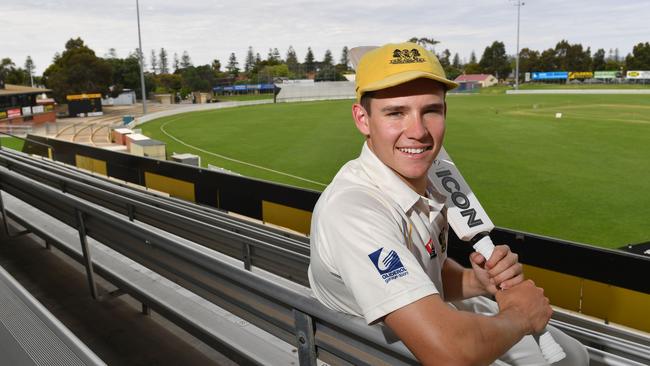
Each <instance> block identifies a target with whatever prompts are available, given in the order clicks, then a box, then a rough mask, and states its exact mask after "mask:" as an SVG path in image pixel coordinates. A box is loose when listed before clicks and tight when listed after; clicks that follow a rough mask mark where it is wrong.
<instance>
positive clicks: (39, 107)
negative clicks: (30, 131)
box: [32, 105, 45, 114]
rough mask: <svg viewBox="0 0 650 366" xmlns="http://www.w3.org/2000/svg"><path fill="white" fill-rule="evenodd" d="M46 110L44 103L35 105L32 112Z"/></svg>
mask: <svg viewBox="0 0 650 366" xmlns="http://www.w3.org/2000/svg"><path fill="white" fill-rule="evenodd" d="M44 110H45V108H43V106H42V105H35V106H33V107H32V113H34V114H36V113H43V112H44Z"/></svg>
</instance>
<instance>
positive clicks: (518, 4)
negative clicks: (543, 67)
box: [511, 0, 526, 90]
mask: <svg viewBox="0 0 650 366" xmlns="http://www.w3.org/2000/svg"><path fill="white" fill-rule="evenodd" d="M511 1H512V0H511ZM514 1H515V6H516V7H517V55H516V56H515V90H519V19H520V13H521V7H522V6H524V5H526V4H525V3H524V2H523V1H521V0H514Z"/></svg>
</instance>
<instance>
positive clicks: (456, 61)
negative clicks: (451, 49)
mask: <svg viewBox="0 0 650 366" xmlns="http://www.w3.org/2000/svg"><path fill="white" fill-rule="evenodd" d="M451 66H453V67H455V68H457V69H460V68H461V67H462V65H461V63H460V56H458V52H456V53H454V61H452V63H451Z"/></svg>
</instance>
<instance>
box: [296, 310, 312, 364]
mask: <svg viewBox="0 0 650 366" xmlns="http://www.w3.org/2000/svg"><path fill="white" fill-rule="evenodd" d="M293 318H294V321H295V327H296V338H297V340H298V361H299V362H300V366H316V341H315V340H314V323H313V321H312V319H311V316H310V315H308V314H305V313H303V312H302V311H300V310H298V309H293Z"/></svg>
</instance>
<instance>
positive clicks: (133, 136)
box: [126, 133, 149, 141]
mask: <svg viewBox="0 0 650 366" xmlns="http://www.w3.org/2000/svg"><path fill="white" fill-rule="evenodd" d="M126 138H127V139H129V140H131V141H139V140H149V138H148V137H147V136H145V135H143V134H140V133H131V134H128V135H126Z"/></svg>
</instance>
